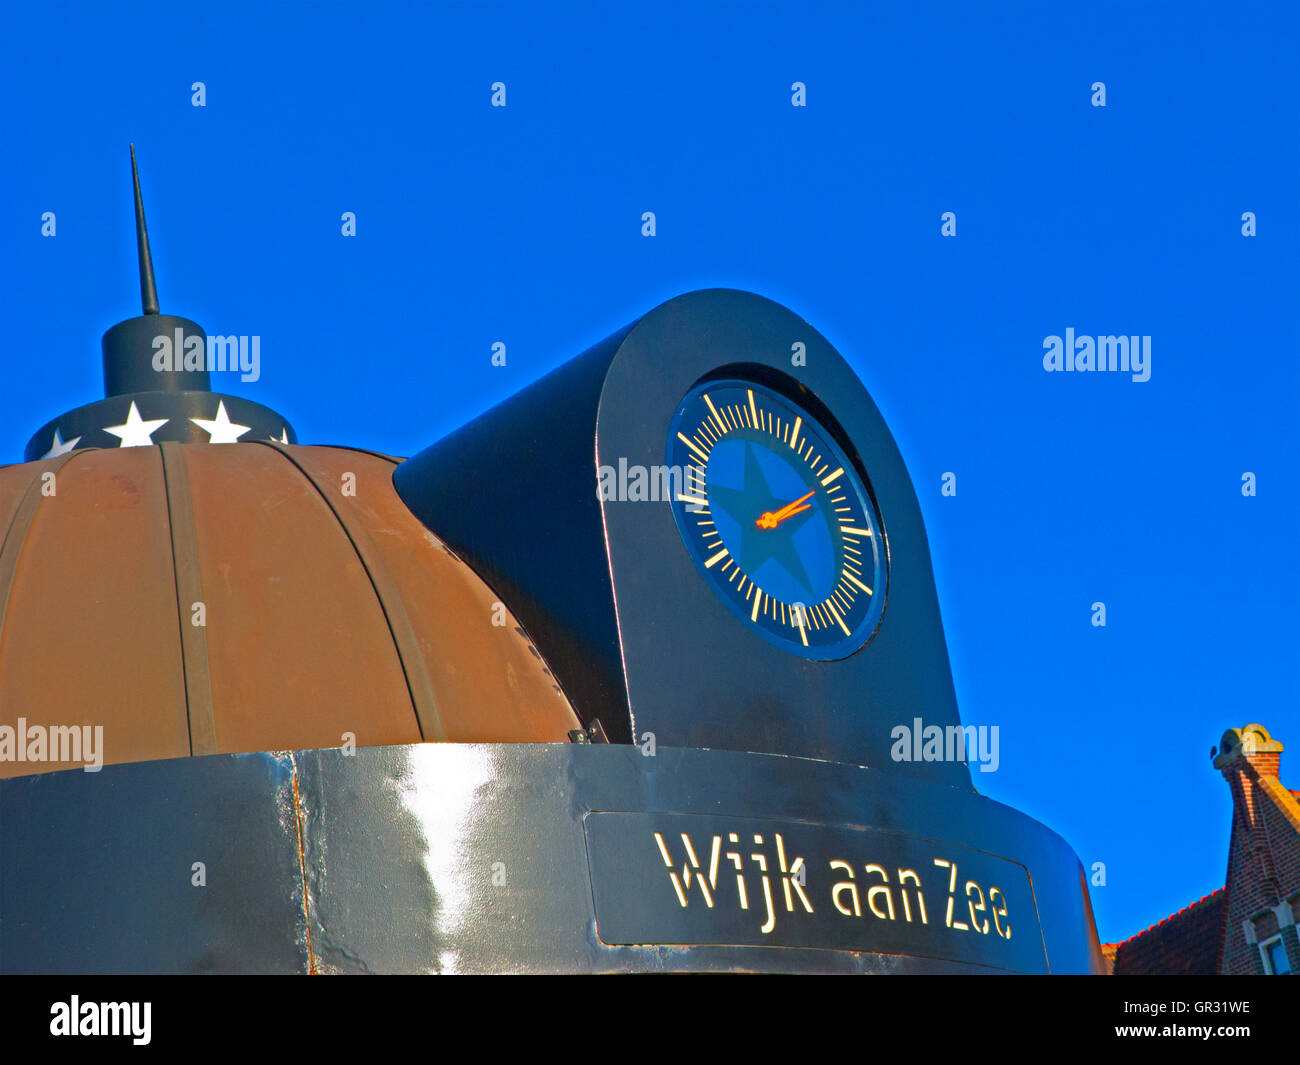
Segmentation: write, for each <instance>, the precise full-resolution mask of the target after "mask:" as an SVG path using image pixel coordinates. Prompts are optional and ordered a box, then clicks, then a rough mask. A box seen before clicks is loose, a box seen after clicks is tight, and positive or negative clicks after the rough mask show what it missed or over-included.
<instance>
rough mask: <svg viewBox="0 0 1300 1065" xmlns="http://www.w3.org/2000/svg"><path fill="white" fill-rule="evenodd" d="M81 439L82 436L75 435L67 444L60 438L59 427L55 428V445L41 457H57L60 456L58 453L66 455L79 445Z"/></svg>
mask: <svg viewBox="0 0 1300 1065" xmlns="http://www.w3.org/2000/svg"><path fill="white" fill-rule="evenodd" d="M80 439H81V437H79V436H74V437H73V438H72V439H71V440H69V441H68V442H67V443H66V444H65V443H64V442H63V441H62V440H60V439H59V431H58V430H57V429H55V430H54V446H53V447H52V448H50V450H49V451H47V452H45V454H44V455H42V456H41V458H43V459H52V458H55V457H56V456H58V455H66V454H67V453H68V452H69V451H71V450H72V449H73V448H74V447H76V446H77V441H78V440H80Z"/></svg>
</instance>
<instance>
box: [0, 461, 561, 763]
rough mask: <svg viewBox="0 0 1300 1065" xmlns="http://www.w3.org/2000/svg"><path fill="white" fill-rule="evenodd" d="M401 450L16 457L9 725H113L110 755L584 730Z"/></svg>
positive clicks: (548, 737) (9, 545) (6, 692)
mask: <svg viewBox="0 0 1300 1065" xmlns="http://www.w3.org/2000/svg"><path fill="white" fill-rule="evenodd" d="M396 461H397V460H395V459H388V458H385V457H381V456H378V455H375V454H371V453H368V452H363V451H355V450H351V449H346V448H334V447H305V446H285V445H282V444H276V443H273V442H269V441H268V442H263V443H236V444H228V445H208V444H180V443H174V442H165V443H162V444H159V445H156V446H153V447H131V448H122V449H120V450H107V449H105V450H100V449H83V450H77V451H74V452H71V453H69V454H67V455H62V456H59V457H57V458H53V459H46V460H43V461H39V462H29V463H25V464H22V465H15V466H6V467H3V468H0V537H2V540H0V725H10V726H14V727H15V728H16V727H17V726H18V721H19V719H20V718H22V719H23V720H24V721H25V726H26V727H27V728H28V729H30V728H31V727H32V726H36V725H43V726H46V727H47V728H48V727H51V726H59V727H67V726H70V725H78V726H84V725H103V726H104V731H103V746H104V749H103V752H102V757H103V760H104V762H105V764H110V763H117V762H133V761H141V760H146V759H157V758H175V757H181V756H185V755H203V754H217V753H232V752H250V751H262V750H274V749H301V748H308V747H311V748H314V747H338V746H342V745H344V744H345V743H347V742H348V734H351V736H352V737H355V743H356V744H357V745H359V746H374V745H382V744H400V743H415V742H419V741H421V740H451V741H461V742H469V741H481V742H510V741H523V742H545V741H556V742H560V741H564V740H566V739H567V734H568V731H569V730H571V729H575V728H578V727H579V724H578V721H577V718H576V717H575V716H574V714H573V711H572V710H571V709H570V707H569V703H568V701H567V700H566V698H565V697H564V695H563V694H562V693H561V691H560V689H559V687H558V686H557V685H556V683H555V680H554V678H553V677H552V676H551V675H550V673H549V671H548V670H547V668H546V666H545V665H544V664H543V662H542V661H541V659H540V657H539V655H538V653H537V652H536V650H535V649H534V648H533V646H532V644H531V643H530V642H529V640H528V639H527V637H526V636H525V635H524V633H523V630H522V629H521V628H520V627H519V626H518V624H517V623H516V622H515V620H514V618H513V617H512V616H511V615H510V614H509V613H508V611H506V609H505V607H504V606H503V605H501V604H499V603H498V601H497V599H496V596H495V595H494V594H493V593H492V591H491V590H490V589H489V588H488V587H487V586H486V585H485V584H484V583H483V582H482V581H481V580H480V579H479V578H478V577H477V576H476V575H475V574H474V572H473V571H472V570H471V569H470V568H469V567H468V566H466V565H465V564H464V563H463V562H461V561H460V560H459V559H458V558H456V557H455V556H454V555H453V554H452V553H451V552H450V551H449V550H448V549H447V548H445V547H444V546H443V545H442V544H441V543H440V542H439V541H437V540H436V538H435V537H433V536H432V535H431V534H430V533H428V532H427V531H426V530H425V528H424V527H423V526H422V525H421V524H420V522H419V521H418V520H416V518H415V517H413V516H412V515H411V514H410V512H409V511H408V510H407V509H406V507H405V506H404V504H403V503H402V501H401V500H400V499H399V498H398V496H397V493H396V492H395V490H394V489H393V485H392V469H393V466H394V464H395V463H396ZM50 474H53V475H54V476H53V477H50V476H48V475H50ZM349 475H350V476H349ZM345 485H346V490H345ZM82 764H83V763H82V762H68V761H64V762H58V761H48V762H43V763H39V764H32V763H27V762H21V761H7V762H0V776H16V775H23V774H26V773H32V772H48V771H50V770H54V769H62V768H72V767H73V766H74V765H75V766H79V765H82Z"/></svg>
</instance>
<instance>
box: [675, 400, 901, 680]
mask: <svg viewBox="0 0 1300 1065" xmlns="http://www.w3.org/2000/svg"><path fill="white" fill-rule="evenodd" d="M668 461H669V465H670V467H672V469H673V470H674V471H677V470H680V471H682V475H681V478H680V487H679V488H677V489H676V490H675V491H674V494H673V500H672V508H673V516H674V518H675V519H676V521H677V529H678V532H680V533H681V536H682V540H683V542H684V543H685V544H686V547H687V550H688V551H689V552H690V554H691V557H692V558H693V559H694V561H695V565H696V568H697V569H698V570H699V572H700V575H701V576H702V577H703V578H704V579H705V580H706V581H708V583H709V584H710V585H711V586H712V588H713V590H714V591H715V592H716V593H717V595H718V596H719V598H721V599H722V601H723V602H724V603H725V604H726V605H727V607H728V609H730V610H731V612H732V613H733V614H735V615H736V617H737V618H739V619H740V620H741V621H742V622H743V623H744V624H745V625H747V626H749V627H750V628H751V629H752V630H753V631H754V632H756V633H757V634H758V635H759V636H761V637H762V638H763V639H765V640H767V641H768V642H769V643H772V644H775V645H777V646H778V647H781V648H783V649H784V650H787V651H790V652H792V653H794V654H798V655H802V656H803V657H805V658H813V659H820V660H831V659H837V658H845V657H847V656H848V655H851V654H852V653H853V652H854V651H856V650H858V649H859V648H860V647H862V645H863V644H865V643H866V642H867V640H868V639H869V638H870V637H871V635H872V634H873V633H874V632H875V630H876V627H877V626H878V624H879V622H880V617H881V613H882V611H883V610H884V604H885V584H886V579H887V564H886V551H885V545H884V543H883V532H882V528H881V524H880V520H879V517H878V516H877V514H876V510H875V506H874V505H873V503H872V501H871V496H870V494H869V493H868V491H867V490H866V488H865V485H864V482H863V480H862V478H861V477H860V476H859V475H858V472H857V470H856V469H855V467H854V466H853V464H852V462H850V461H849V460H848V459H847V458H846V456H845V455H844V452H843V451H842V450H841V449H840V447H839V445H838V444H836V442H835V440H834V438H833V437H832V436H831V434H830V433H829V432H827V431H826V430H825V429H824V428H823V427H822V426H821V425H820V424H818V422H817V420H816V419H815V418H813V417H812V416H810V415H809V414H808V413H807V412H806V411H804V410H803V409H802V408H800V407H799V406H798V405H797V404H795V403H794V402H792V401H790V400H788V399H786V398H785V397H784V396H782V395H780V394H778V393H777V392H774V391H772V390H771V389H768V388H765V387H763V386H761V385H757V384H752V383H749V382H746V381H740V380H722V381H711V382H708V383H706V384H704V385H700V386H697V387H696V388H695V389H693V390H692V391H691V392H690V393H689V394H688V395H687V397H686V398H685V399H684V400H683V401H682V403H681V405H680V406H679V407H678V409H677V413H676V415H675V417H674V419H673V424H672V429H671V432H670V436H669V441H668Z"/></svg>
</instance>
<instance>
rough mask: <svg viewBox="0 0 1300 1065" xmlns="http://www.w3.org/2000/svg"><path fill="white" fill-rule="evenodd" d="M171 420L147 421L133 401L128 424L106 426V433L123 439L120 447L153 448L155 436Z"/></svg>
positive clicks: (128, 413) (127, 417)
mask: <svg viewBox="0 0 1300 1065" xmlns="http://www.w3.org/2000/svg"><path fill="white" fill-rule="evenodd" d="M168 421H169V419H167V418H158V419H156V420H154V421H145V420H144V419H143V418H141V417H140V412H139V411H138V410H136V409H135V400H132V401H131V409H130V411H129V412H127V416H126V422H125V423H124V424H122V425H106V426H104V432H106V433H112V434H113V435H114V436H118V437H121V438H122V442H121V443H120V444H118V445H117V446H118V447H151V446H152V445H153V440H152V439H151V438H152V437H153V434H154V433H156V432H157V431H158V429H159V428H160V427H161V426H164V425H166V424H167V422H168Z"/></svg>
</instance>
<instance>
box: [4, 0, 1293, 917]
mask: <svg viewBox="0 0 1300 1065" xmlns="http://www.w3.org/2000/svg"><path fill="white" fill-rule="evenodd" d="M175 7H176V8H178V9H176V10H174V9H173V5H162V4H159V5H148V6H146V7H145V8H143V9H141V10H139V11H136V12H134V13H131V14H130V15H128V14H126V13H125V12H124V11H121V10H119V9H118V8H117V7H115V6H104V5H98V4H95V5H92V4H88V3H87V4H78V5H74V6H66V5H62V4H57V3H53V4H43V5H41V6H40V7H35V6H33V5H26V7H25V10H23V11H22V12H21V13H18V14H15V13H14V12H13V11H8V12H6V15H5V20H4V21H5V25H4V32H3V33H2V34H0V102H2V104H3V114H4V131H3V137H4V145H5V166H4V168H3V171H2V172H0V190H2V192H3V195H0V212H3V221H2V223H0V263H3V264H4V265H3V266H2V267H0V270H3V277H0V291H2V292H3V293H4V295H3V297H2V298H0V306H2V307H3V310H4V320H5V331H6V337H5V341H4V366H5V369H4V380H3V384H0V456H3V457H2V458H0V461H18V460H20V459H21V455H22V449H23V446H24V444H25V442H26V440H27V437H28V436H29V434H30V433H32V432H33V431H35V429H36V428H38V427H39V426H40V425H41V424H43V423H44V422H45V421H46V420H47V419H49V418H52V417H54V416H55V415H56V414H58V413H60V412H61V411H64V410H67V409H69V408H71V407H73V406H75V405H78V404H80V403H83V402H89V401H90V400H93V399H95V398H98V397H99V396H100V395H101V381H100V367H99V337H100V334H101V333H102V332H103V330H104V329H106V328H107V327H108V326H110V325H111V324H113V323H114V322H116V321H118V320H120V319H122V318H125V317H129V316H132V315H134V314H138V313H139V303H138V285H137V279H136V273H135V263H134V259H133V256H134V249H133V246H132V233H131V204H130V197H129V185H128V180H129V166H128V157H127V144H128V142H129V141H132V140H133V141H135V143H136V147H137V151H138V153H139V156H140V164H141V178H142V182H143V184H144V192H145V197H146V203H147V208H148V217H149V224H150V229H151V233H152V237H153V249H154V257H155V263H156V266H157V270H158V277H159V290H160V296H161V302H162V307H163V310H164V311H167V312H170V313H175V314H180V315H184V316H187V317H191V318H194V319H196V320H197V321H199V322H200V323H201V324H203V325H204V326H205V327H206V328H207V329H208V331H209V332H211V333H224V334H249V335H252V334H257V335H260V336H261V338H262V366H263V372H262V380H261V381H260V382H259V383H257V384H256V385H241V384H239V383H238V382H231V381H230V380H229V379H223V380H221V381H220V382H219V385H220V387H223V388H225V389H226V390H228V391H231V392H234V393H236V394H242V395H247V396H249V397H250V398H253V399H257V400H259V401H261V402H263V403H266V404H268V405H270V406H272V407H275V408H277V409H279V410H281V411H282V412H283V413H285V414H286V415H288V417H289V418H290V419H291V420H292V421H293V422H294V424H295V426H296V428H297V430H298V433H299V435H300V438H301V439H302V440H303V442H307V443H312V442H318V443H340V444H351V445H356V446H360V447H367V448H374V449H378V450H382V451H386V452H389V453H394V454H410V453H414V452H415V451H417V450H419V449H420V448H421V447H423V446H425V445H426V444H429V443H431V442H433V441H434V440H436V439H437V438H438V437H439V436H441V435H442V434H444V433H445V432H446V431H448V430H450V429H451V428H453V427H455V426H456V425H458V424H460V423H461V422H463V421H464V420H466V419H467V418H469V417H470V416H472V415H474V414H476V413H478V412H479V411H481V410H483V409H485V408H486V407H488V406H490V405H491V404H493V403H495V402H496V401H497V400H499V399H501V398H503V397H504V396H506V395H508V394H510V393H511V392H513V391H515V390H516V389H518V388H520V387H521V386H522V385H525V384H527V383H528V382H529V381H532V380H533V379H535V378H537V377H538V376H540V375H541V374H543V373H545V372H546V371H547V370H549V369H551V368H553V367H554V366H556V365H558V364H559V363H560V362H562V361H564V360H565V359H567V358H569V357H570V356H572V355H574V354H576V353H578V352H579V351H581V350H583V349H585V348H586V347H587V346H589V345H590V344H591V343H593V342H594V341H596V340H599V339H601V338H602V337H604V336H605V335H607V334H608V333H610V332H612V331H614V330H615V329H616V328H618V327H620V326H622V325H624V324H626V323H627V322H629V321H631V320H632V319H633V318H635V317H636V316H638V315H640V314H641V313H643V312H645V311H646V310H648V309H650V308H651V307H653V306H654V305H656V304H657V303H659V302H661V301H663V300H665V299H668V298H670V297H672V296H674V295H676V294H678V293H681V292H684V291H688V290H690V289H695V288H702V287H711V286H734V287H738V288H745V289H750V290H752V291H755V292H759V293H762V294H764V295H766V296H769V297H771V298H773V299H776V300H778V301H780V302H782V303H784V304H786V305H787V306H789V307H791V308H792V309H794V310H795V311H796V312H797V313H799V314H801V315H803V316H804V317H805V318H807V319H808V320H809V321H810V322H811V323H812V324H813V325H815V326H816V327H817V328H818V329H819V330H821V331H822V332H823V333H824V334H825V335H826V336H827V337H829V338H830V339H831V341H832V342H833V343H835V344H836V345H837V346H838V347H839V349H840V350H841V351H842V352H843V353H844V355H845V356H846V357H847V358H848V359H849V360H850V361H851V362H852V364H853V365H854V367H855V368H856V370H857V371H858V373H859V375H860V376H861V378H862V380H863V381H864V382H865V384H866V386H867V388H868V389H869V390H870V392H871V394H872V396H873V397H874V399H875V400H876V402H877V404H878V405H879V406H880V408H881V410H882V411H883V412H884V415H885V417H886V419H887V420H888V422H889V424H890V426H891V427H892V429H893V432H894V434H895V437H896V438H897V440H898V443H899V446H900V447H901V449H902V452H903V456H904V458H905V459H906V461H907V463H908V466H909V469H910V470H911V474H912V478H913V481H914V482H915V484H916V488H917V492H918V494H919V496H920V500H921V507H922V510H923V511H924V514H925V517H926V521H927V525H928V528H929V536H930V545H931V550H932V552H933V556H934V564H935V571H936V577H937V581H938V588H939V598H940V602H941V605H942V610H943V617H944V622H945V626H946V630H947V635H948V644H949V648H950V651H951V655H952V665H953V672H954V677H955V681H956V687H957V693H958V699H959V703H960V707H961V712H962V715H963V718H964V720H965V721H966V722H967V723H969V724H986V725H994V724H996V725H998V726H999V728H1000V735H1001V767H1000V768H999V770H998V772H996V773H994V774H979V773H977V774H976V775H975V776H976V783H977V785H978V786H979V787H980V788H981V790H983V791H984V792H985V793H986V794H989V795H991V796H993V797H995V798H997V799H1000V800H1002V801H1005V802H1007V803H1010V804H1011V805H1013V806H1015V807H1017V808H1019V809H1021V810H1024V811H1026V812H1027V813H1029V814H1031V815H1033V816H1034V817H1037V818H1038V819H1040V820H1042V821H1044V822H1045V823H1047V824H1048V825H1050V826H1052V827H1053V828H1055V829H1056V830H1057V831H1059V832H1061V833H1062V834H1063V835H1064V836H1065V837H1066V838H1067V839H1068V840H1069V841H1070V842H1071V844H1072V845H1073V846H1074V847H1075V849H1076V850H1077V852H1078V854H1079V856H1080V857H1081V858H1082V859H1083V861H1084V863H1085V865H1090V864H1091V863H1092V862H1094V861H1101V862H1105V863H1106V867H1107V886H1106V887H1104V888H1096V889H1094V891H1093V898H1094V905H1095V907H1096V911H1097V916H1098V922H1099V926H1100V932H1101V936H1102V938H1103V940H1108V939H1116V938H1124V937H1127V936H1128V935H1131V934H1132V933H1134V932H1137V931H1138V930H1140V929H1141V928H1143V927H1145V926H1146V925H1148V924H1150V923H1152V922H1154V921H1157V920H1159V919H1160V918H1162V917H1164V916H1165V915H1167V914H1168V913H1170V912H1171V911H1173V910H1175V909H1177V908H1179V907H1181V906H1183V905H1185V904H1186V903H1188V902H1189V901H1191V900H1193V899H1195V898H1198V897H1199V896H1201V895H1202V894H1204V893H1206V892H1208V891H1211V890H1213V889H1214V888H1216V887H1218V886H1220V885H1221V884H1222V883H1223V877H1224V871H1225V866H1226V855H1227V831H1228V825H1229V796H1228V790H1227V788H1226V786H1225V785H1224V783H1223V782H1222V779H1221V778H1220V777H1219V776H1218V774H1217V773H1216V772H1215V771H1213V770H1212V769H1211V766H1210V761H1209V750H1210V746H1211V744H1214V743H1216V742H1217V741H1218V739H1219V736H1220V734H1221V732H1222V731H1223V729H1225V728H1227V727H1229V726H1240V725H1244V724H1246V723H1248V722H1250V721H1254V720H1258V721H1260V722H1262V723H1263V724H1265V725H1266V726H1267V727H1269V728H1270V729H1272V730H1273V731H1274V733H1275V734H1276V735H1278V737H1279V738H1280V739H1282V740H1283V742H1285V743H1288V744H1289V746H1290V750H1289V751H1288V752H1287V754H1286V755H1284V756H1283V779H1284V781H1287V782H1288V783H1290V784H1291V785H1292V786H1300V682H1298V680H1297V647H1300V607H1298V605H1297V604H1298V603H1300V562H1298V561H1297V551H1296V549H1297V546H1298V545H1300V537H1298V536H1297V528H1298V527H1300V526H1298V525H1297V521H1298V519H1300V504H1298V503H1297V489H1296V485H1297V478H1298V471H1297V456H1298V452H1300V447H1298V440H1297V435H1298V433H1297V427H1296V417H1295V414H1296V409H1297V399H1298V398H1300V371H1298V370H1297V364H1296V337H1297V332H1298V330H1297V325H1298V324H1300V322H1298V319H1300V310H1298V309H1297V300H1296V294H1297V282H1298V281H1300V277H1298V273H1300V271H1298V270H1297V265H1298V256H1297V247H1298V244H1297V236H1300V225H1298V222H1297V216H1296V203H1297V190H1298V189H1300V166H1298V163H1300V158H1298V153H1297V148H1298V146H1300V143H1298V142H1300V123H1297V96H1298V93H1297V89H1298V88H1300V68H1297V62H1296V56H1297V44H1298V43H1300V42H1298V38H1300V33H1298V29H1300V16H1298V15H1297V9H1296V8H1295V7H1294V6H1293V5H1289V4H1269V5H1264V4H1253V3H1244V4H1243V3H1238V2H1234V3H1227V2H1224V3H1218V4H1213V5H1206V4H1191V3H1186V2H1170V3H1159V4H1157V3H1140V4H1134V3H1122V4H1121V3H1114V4H1111V3H1096V2H1089V3H1041V4H1032V5H1031V4H1024V3H1013V4H999V5H992V4H979V5H969V4H961V5H958V4H927V5H916V4H910V3H892V4H887V5H870V6H869V5H867V4H850V3H847V2H844V3H835V4H826V3H810V4H807V5H801V4H794V3H788V2H781V3H758V2H747V3H743V4H741V3H735V4H725V5H722V4H704V3H692V4H682V5H672V4H667V3H664V2H662V0H660V2H655V3H643V4H636V3H622V4H617V5H614V4H611V5H601V8H600V11H599V13H598V14H596V13H593V12H596V11H597V5H594V4H593V5H582V6H581V7H577V6H570V5H566V4H546V5H535V4H527V5H525V4H522V3H500V4H492V5H487V4H483V5H471V4H468V3H457V4H432V5H428V6H426V5H415V4H411V5H407V6H406V7H403V8H398V7H395V6H393V5H386V4H382V3H372V4H366V5H356V6H355V9H352V8H348V9H343V8H340V7H339V6H338V5H335V4H329V3H319V2H313V3H310V4H298V5H294V7H293V8H290V7H288V6H287V5H282V4H260V3H259V4H235V5H224V4H223V5H216V4H205V5H175ZM805 7H806V8H809V9H810V10H808V11H804V10H802V9H803V8H805ZM179 8H184V9H183V10H180V9H179ZM971 8H974V9H975V10H970V9H971ZM195 81H203V82H204V83H205V84H206V92H207V101H206V102H207V106H206V107H204V108H195V107H192V106H191V103H190V97H191V90H190V86H191V84H192V83H193V82H195ZM495 81H503V82H505V84H506V86H507V104H508V106H507V107H506V108H505V109H497V108H493V107H491V106H489V98H490V86H491V84H492V83H493V82H495ZM795 81H803V82H805V83H806V85H807V101H808V106H807V107H806V108H794V107H792V106H791V103H790V95H791V84H792V83H793V82H795ZM1095 81H1103V82H1105V83H1106V87H1107V90H1106V91H1107V106H1106V107H1105V108H1094V107H1093V106H1091V104H1090V97H1091V94H1092V92H1091V88H1090V86H1091V85H1092V83H1093V82H1095ZM45 211H53V212H55V213H56V216H57V236H56V237H54V238H43V237H42V236H41V235H40V216H41V214H42V212H45ZM344 211H354V212H356V215H357V228H358V235H357V236H356V237H355V238H352V239H345V238H344V237H342V236H341V235H340V224H341V223H340V215H341V214H342V212H344ZM643 211H654V212H656V214H657V218H658V235H657V236H656V237H654V238H653V239H647V238H644V237H642V236H641V233H640V227H641V222H640V218H641V214H642V212H643ZM944 211H953V212H955V213H956V215H957V229H958V231H957V236H956V237H955V238H952V239H944V238H942V237H941V236H940V215H941V214H942V212H944ZM1245 211H1253V212H1255V214H1256V216H1257V219H1258V222H1257V225H1258V236H1256V237H1254V238H1245V237H1243V236H1242V235H1241V225H1242V223H1241V215H1242V213H1243V212H1245ZM1067 327H1073V328H1074V329H1075V330H1076V331H1077V332H1078V333H1079V334H1089V335H1097V334H1110V333H1125V334H1144V335H1150V336H1151V337H1152V349H1153V352H1152V353H1153V360H1152V375H1151V380H1150V381H1148V382H1146V383H1134V382H1132V381H1130V380H1129V379H1128V378H1126V377H1123V376H1120V375H1117V374H1093V375H1079V374H1070V375H1066V374H1048V373H1045V372H1044V370H1043V368H1042V354H1043V339H1044V338H1045V337H1046V336H1048V335H1051V334H1062V333H1064V331H1065V329H1066V328H1067ZM495 341H502V342H504V343H505V344H506V345H507V365H506V366H505V367H504V368H494V367H492V366H491V364H490V355H491V345H492V344H493V343H494V342H495ZM946 471H952V472H955V473H956V475H957V485H958V494H957V496H956V497H955V498H947V499H946V498H943V497H941V495H940V492H939V487H940V477H941V475H942V474H943V473H944V472H946ZM1245 471H1251V472H1253V473H1255V474H1256V475H1257V477H1258V486H1259V487H1258V492H1259V494H1258V496H1257V497H1256V498H1253V499H1247V498H1243V497H1242V494H1241V490H1240V487H1241V475H1242V473H1243V472H1245ZM1098 600H1100V601H1104V602H1105V603H1106V607H1107V611H1108V618H1107V621H1108V624H1107V626H1106V627H1105V628H1104V629H1097V628H1094V627H1093V626H1092V625H1091V624H1090V610H1089V608H1090V605H1091V604H1092V603H1093V602H1094V601H1098Z"/></svg>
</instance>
